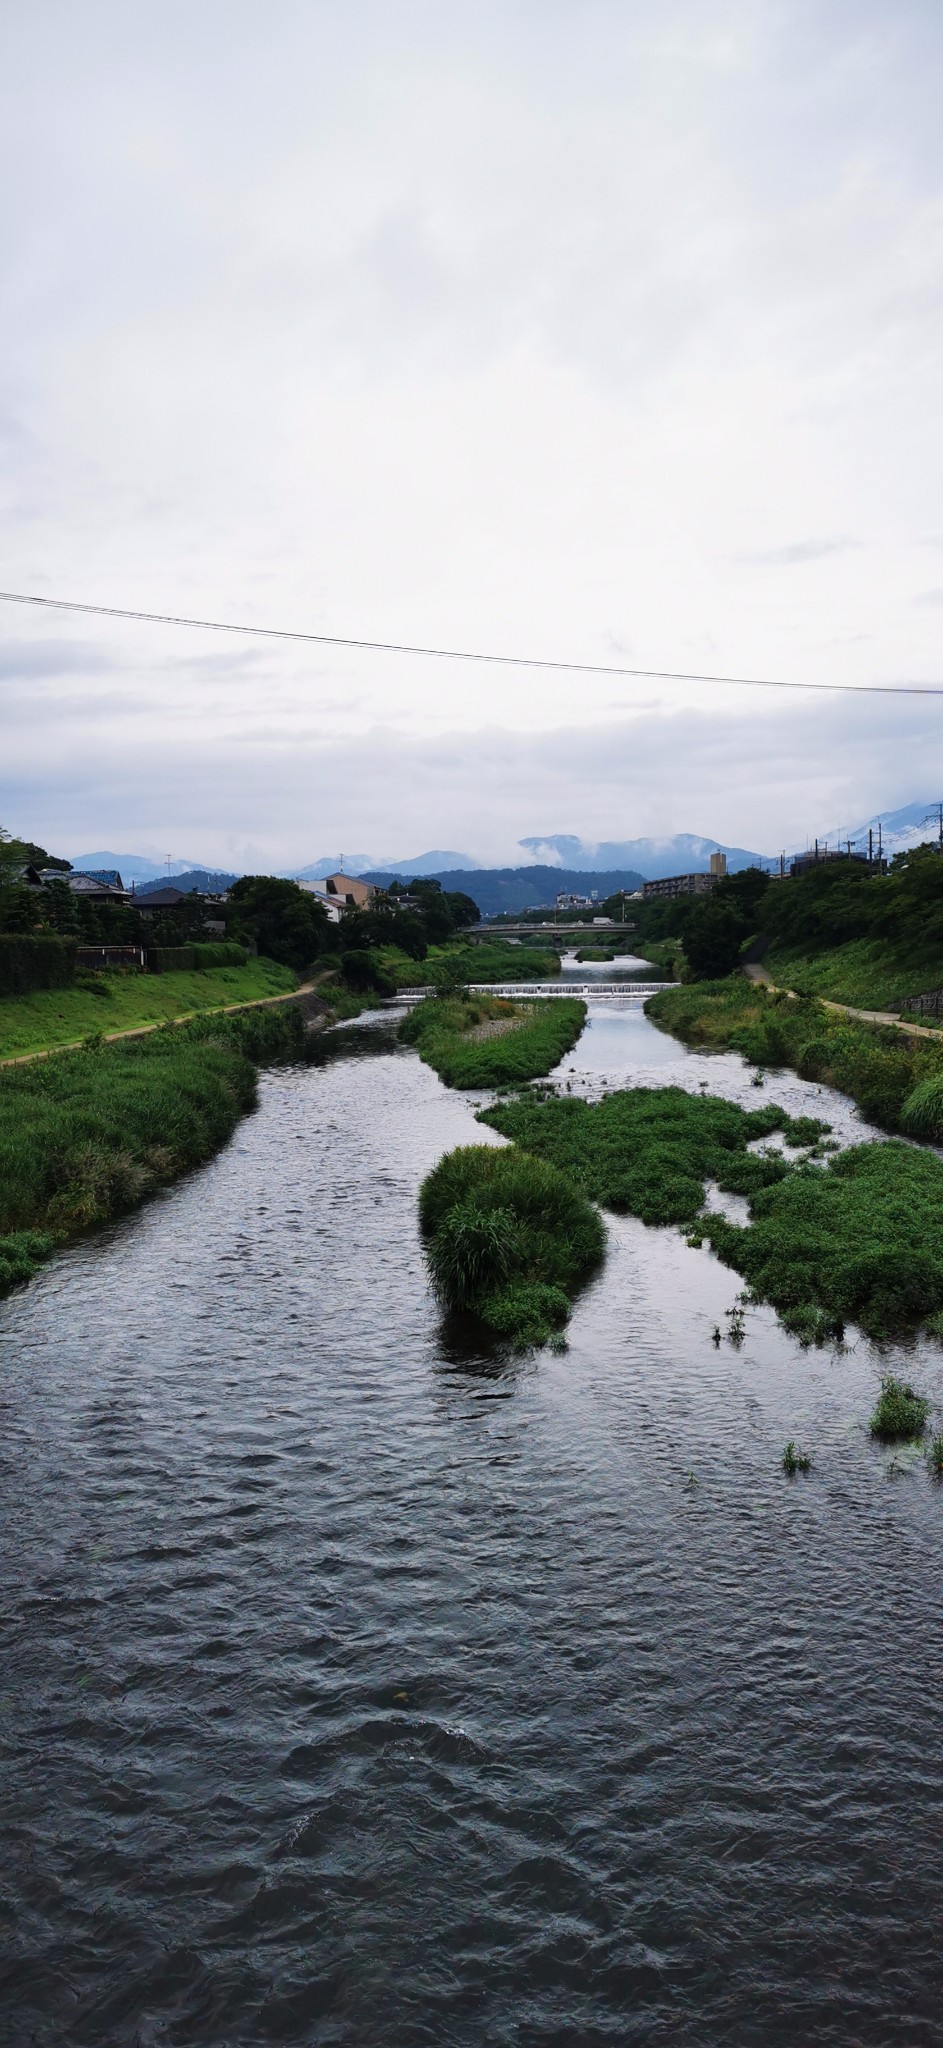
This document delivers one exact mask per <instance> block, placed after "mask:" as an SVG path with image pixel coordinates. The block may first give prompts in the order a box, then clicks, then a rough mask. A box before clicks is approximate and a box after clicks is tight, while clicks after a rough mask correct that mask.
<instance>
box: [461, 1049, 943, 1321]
mask: <svg viewBox="0 0 943 2048" xmlns="http://www.w3.org/2000/svg"><path fill="white" fill-rule="evenodd" d="M480 1120H481V1121H482V1122H484V1123H488V1124H490V1125H492V1126H493V1128H494V1129H495V1130H498V1131H501V1132H502V1133H503V1135H504V1136H505V1137H508V1138H510V1139H512V1140H513V1141H514V1142H515V1143H516V1144H517V1145H519V1146H521V1147H522V1148H524V1149H525V1150H526V1151H527V1152H528V1153H530V1154H532V1155H533V1156H535V1157H538V1158H540V1159H543V1160H546V1161H547V1162H548V1164H551V1165H553V1166H555V1167H556V1168H557V1169H558V1170H559V1171H560V1172H562V1173H564V1174H565V1175H566V1177H567V1179H568V1180H569V1181H570V1182H571V1183H572V1184H573V1185H574V1186H575V1187H576V1188H578V1189H579V1190H580V1191H581V1192H582V1193H584V1194H586V1195H589V1196H590V1197H591V1198H592V1199H594V1200H595V1201H598V1202H600V1203H602V1204H603V1206H604V1207H606V1208H611V1209H615V1210H621V1211H627V1212H628V1213H630V1214H631V1215H634V1216H639V1217H641V1219H642V1221H643V1222H645V1223H649V1224H658V1223H682V1224H686V1225H687V1226H688V1228H689V1235H690V1239H691V1241H692V1243H698V1244H700V1243H704V1242H705V1241H706V1242H708V1243H710V1244H711V1245H712V1247H713V1249H714V1251H715V1252H716V1253H717V1255H718V1257H719V1258H721V1259H722V1260H723V1261H724V1263H725V1264H726V1265H729V1266H733V1267H734V1268H735V1270H736V1271H737V1272H738V1273H741V1274H742V1275H743V1278H744V1279H745V1280H746V1281H747V1283H748V1285H749V1287H750V1289H751V1291H752V1293H753V1294H754V1295H755V1296H756V1298H757V1299H762V1300H765V1301H769V1302H771V1303H772V1304H773V1306H774V1307H775V1308H776V1309H778V1311H779V1313H780V1315H781V1316H782V1319H783V1321H784V1323H785V1324H786V1326H787V1327H788V1328H789V1329H791V1330H793V1331H794V1332H795V1333H796V1334H797V1335H799V1336H800V1337H803V1338H813V1339H818V1338H824V1337H828V1336H834V1335H837V1334H839V1333H840V1330H841V1328H842V1326H843V1324H844V1323H845V1322H846V1321H848V1322H855V1323H857V1324H858V1325H859V1327H860V1328H861V1329H863V1330H865V1331H866V1332H867V1333H868V1334H869V1335H871V1336H874V1337H887V1336H891V1335H894V1334H895V1333H897V1332H899V1331H905V1330H908V1329H913V1328H915V1327H916V1326H917V1325H919V1324H920V1323H928V1324H929V1325H930V1327H931V1328H933V1329H934V1331H935V1332H937V1333H938V1334H939V1332H940V1330H943V1161H941V1160H939V1159H938V1158H937V1157H936V1156H935V1154H933V1153H931V1152H927V1151H921V1150H920V1149H918V1148H917V1147H915V1146H911V1145H902V1144H899V1143H896V1144H895V1143H890V1144H882V1143H872V1144H866V1145H857V1146H855V1147H854V1148H853V1149H852V1150H850V1151H847V1152H840V1153H838V1154H836V1155H835V1156H833V1157H830V1158H828V1160H827V1161H824V1160H823V1159H822V1157H821V1154H819V1152H818V1147H817V1144H816V1140H817V1138H818V1137H819V1135H820V1134H821V1133H822V1131H823V1130H824V1129H825V1128H826V1127H825V1126H824V1125H822V1124H817V1123H816V1122H815V1121H814V1120H813V1119H812V1118H808V1117H805V1118H791V1117H789V1116H787V1115H786V1113H785V1111H783V1110H779V1109H776V1108H774V1107H772V1106H769V1107H767V1106H765V1105H764V1107H763V1108H762V1109H760V1110H755V1111H746V1110H741V1109H738V1108H737V1107H736V1106H735V1105H734V1104H732V1103H729V1102H725V1101H723V1100H720V1099H718V1098H716V1097H711V1096H698V1095H688V1094H686V1093H685V1091H684V1090H683V1089H680V1088H664V1089H650V1088H635V1089H627V1090H623V1091H621V1092H619V1093H617V1094H614V1095H610V1096H608V1097H606V1098H605V1099H604V1100H603V1101H602V1102H599V1103H594V1104H591V1103H587V1102H583V1101H580V1100H576V1099H565V1100H561V1099H559V1098H554V1099H552V1100H550V1101H540V1100H538V1099H537V1098H536V1097H533V1098H530V1099H528V1098H524V1099H521V1100H518V1101H512V1102H507V1103H496V1104H494V1105H493V1107H491V1108H489V1109H487V1110H483V1111H482V1112H481V1113H480ZM774 1130H778V1131H780V1132H781V1133H782V1135H783V1138H784V1140H785V1143H786V1145H787V1146H788V1147H789V1149H790V1151H792V1152H793V1154H794V1157H793V1158H792V1159H789V1158H786V1157H784V1156H783V1155H782V1153H781V1152H779V1151H774V1150H772V1149H770V1150H769V1151H767V1152H766V1153H763V1152H759V1153H758V1152H756V1151H751V1150H749V1149H748V1147H749V1145H750V1144H751V1142H752V1141H753V1140H755V1139H756V1138H757V1137H760V1136H762V1135H766V1134H771V1133H772V1132H773V1131H774ZM795 1155H801V1156H795ZM708 1181H713V1182H715V1183H716V1185H717V1186H719V1187H720V1188H722V1189H724V1190H726V1191H727V1192H730V1193H734V1194H739V1195H743V1196H745V1197H746V1199H747V1202H748V1204H749V1210H750V1220H749V1222H748V1223H746V1224H743V1225H740V1224H735V1223H731V1222H729V1221H728V1219H727V1218H726V1217H725V1216H721V1215H718V1214H716V1213H714V1212H707V1211H705V1210H704V1208H703V1202H704V1196H705V1191H706V1183H707V1182H708Z"/></svg>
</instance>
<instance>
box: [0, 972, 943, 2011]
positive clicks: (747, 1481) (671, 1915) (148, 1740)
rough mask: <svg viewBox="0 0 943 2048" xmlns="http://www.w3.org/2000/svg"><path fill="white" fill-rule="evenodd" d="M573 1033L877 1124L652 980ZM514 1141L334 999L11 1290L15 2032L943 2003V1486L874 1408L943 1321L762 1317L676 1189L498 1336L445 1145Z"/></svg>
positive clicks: (693, 1075) (7, 1501)
mask: <svg viewBox="0 0 943 2048" xmlns="http://www.w3.org/2000/svg"><path fill="white" fill-rule="evenodd" d="M579 972H580V973H581V974H583V975H585V973H586V968H585V967H583V968H581V969H580V970H579ZM609 972H610V974H611V970H609ZM560 1078H561V1080H562V1082H563V1085H566V1084H567V1083H569V1085H570V1087H571V1088H574V1089H580V1090H582V1091H584V1092H586V1093H589V1094H593V1093H595V1092H597V1091H598V1090H600V1089H601V1088H603V1087H605V1086H612V1085H614V1084H617V1083H619V1082H623V1083H624V1082H626V1081H629V1082H631V1081H634V1080H639V1079H640V1080H644V1081H653V1082H657V1083H659V1084H663V1083H665V1082H668V1081H679V1082H680V1083H681V1084H682V1085H684V1086H686V1087H691V1088H697V1087H700V1086H701V1085H702V1084H704V1083H705V1082H706V1083H708V1084H709V1085H710V1086H711V1087H712V1088H713V1089H714V1090H715V1091H717V1092H722V1093H725V1094H728V1095H730V1096H732V1097H734V1098H735V1099H736V1100H738V1101H742V1102H744V1103H746V1104H747V1105H748V1106H755V1104H756V1103H757V1102H761V1101H764V1100H767V1099H776V1100H780V1101H782V1102H784V1103H785V1104H786V1105H787V1106H788V1107H789V1108H791V1109H799V1108H801V1109H812V1110H813V1111H814V1112H816V1113H819V1114H824V1115H826V1116H829V1117H830V1120H832V1121H833V1122H834V1123H835V1125H836V1130H837V1134H838V1135H839V1136H840V1137H841V1139H842V1140H843V1141H847V1140H848V1139H849V1138H853V1137H855V1136H860V1135H862V1130H863V1127H862V1125H861V1122H860V1120H859V1119H858V1118H857V1116H856V1115H855V1113H854V1111H853V1110H852V1109H851V1108H850V1106H849V1105H848V1104H847V1103H845V1102H843V1101H842V1100H841V1099H840V1098H837V1097H832V1096H829V1094H828V1091H826V1090H823V1089H819V1088H815V1087H811V1086H809V1085H807V1084H804V1083H802V1082H801V1081H799V1080H797V1079H796V1077H795V1076H790V1075H784V1076H782V1077H776V1076H774V1077H771V1078H768V1079H767V1080H766V1081H765V1083H764V1085H763V1088H762V1090H760V1089H754V1087H753V1086H752V1083H751V1075H750V1071H749V1070H748V1069H747V1068H746V1067H745V1066H744V1065H743V1063H742V1061H741V1060H740V1059H739V1058H738V1057H737V1056H735V1055H731V1054H726V1055H712V1056H710V1055H704V1054H697V1053H692V1052H688V1051H686V1050H685V1049H684V1048H682V1047H681V1046H680V1045H678V1044H677V1043H676V1042H675V1041H673V1040H672V1039H670V1038H668V1037H666V1036H665V1035H664V1034H663V1033H661V1032H659V1031H657V1030H656V1029H655V1027H654V1026H653V1025H651V1024H650V1023H649V1022H648V1020H647V1019H646V1018H645V1017H644V1015H643V1013H642V1011H641V1007H640V1005H639V1004H637V1003H636V1004H627V1005H625V1006H623V1005H622V1004H621V1003H616V1004H609V1005H606V1004H605V1003H604V1002H602V1001H600V1002H599V1003H598V1004H596V1005H591V1008H590V1022H589V1025H588V1028H587V1031H586V1032H585V1033H584V1036H583V1038H582V1039H581V1040H580V1042H579V1043H578V1044H577V1046H576V1047H575V1048H574V1050H573V1052H572V1053H571V1054H570V1055H569V1056H568V1058H567V1060H566V1061H565V1062H564V1063H563V1070H562V1072H561V1077H560ZM479 1140H483V1141H484V1142H498V1141H497V1139H496V1138H494V1135H493V1134H491V1133H488V1132H483V1131H482V1129H481V1127H479V1126H476V1125H475V1123H474V1121H473V1115H472V1107H471V1105H470V1104H469V1102H468V1101H467V1100H466V1099H465V1098H463V1097H460V1096H457V1095H455V1094H453V1093H450V1092H449V1091H448V1090H446V1089H445V1088H443V1087H442V1085H441V1084H440V1082H439V1081H438V1080H437V1078H436V1077H435V1075H433V1074H432V1073H431V1072H430V1070H429V1069H428V1068H426V1067H424V1066H422V1065H421V1064H420V1062H419V1060H418V1058H417V1057H416V1056H415V1054H414V1053H412V1052H411V1051H407V1050H403V1049H399V1048H397V1046H396V1044H395V1041H394V1038H393V1034H392V1028H391V1025H390V1023H389V1021H388V1020H387V1019H384V1018H381V1019H379V1020H378V1021H375V1022H372V1023H371V1024H370V1025H368V1026H366V1027H361V1026H354V1027H347V1028H344V1029H341V1030H337V1031H334V1032H332V1033H330V1034H328V1036H327V1037H326V1038H325V1039H324V1041H322V1044H321V1047H320V1049H319V1058H318V1062H317V1064H315V1065H312V1066H309V1067H306V1068H297V1069H295V1068H293V1069H288V1070H279V1071H275V1072H273V1073H270V1074H268V1075H266V1076H264V1077H263V1080H262V1085H261V1099H260V1107H259V1109H258V1112H257V1113H256V1114H255V1115H254V1116H252V1117H250V1118H248V1119H247V1120H246V1121H245V1122H244V1123H243V1124H242V1125H241V1126H240V1127H239V1130H238V1131H237V1133H236V1135H235V1137H234V1139H233V1140H232V1142H231V1144H230V1145H229V1146H228V1147H227V1149H226V1150H225V1151H224V1152H223V1153H221V1154H220V1156H219V1157H218V1158H217V1159H216V1160H215V1161H213V1162H212V1163H211V1164H210V1165H209V1166H208V1167H206V1168H205V1169H204V1170H202V1171H201V1172H199V1173H197V1174H194V1175H193V1176H192V1177H190V1178H189V1179H188V1180H186V1181H184V1182H182V1183H181V1184H180V1185H178V1186H177V1187H175V1188H174V1189H172V1190H170V1191H168V1192H167V1193H166V1194H165V1195H164V1196H163V1197H162V1198H161V1199H159V1200H157V1201H155V1202H153V1203H151V1204H150V1205H149V1206H148V1207H147V1208H146V1209H144V1210H143V1211H142V1212H140V1213H139V1214H137V1215H136V1216H133V1217H131V1218H130V1219H128V1220H127V1221H126V1222H123V1223H122V1224H120V1225H119V1226H116V1227H113V1228H111V1229H109V1230H107V1231H105V1232H102V1233H101V1234H100V1235H98V1236H97V1237H95V1238H94V1239H91V1240H89V1241H87V1242H85V1243H82V1244H79V1245H77V1246H76V1247H74V1248H73V1249H71V1250H70V1251H68V1252H66V1253H64V1254H63V1255H62V1256H60V1257H58V1258H57V1259H56V1260H55V1261H54V1262H53V1263H52V1264H51V1265H50V1266H49V1267H48V1268H47V1269H46V1270H45V1271H44V1272H43V1273H42V1274H41V1275H40V1277H39V1278H38V1279H37V1280H35V1281H34V1283H33V1284H32V1286H31V1287H30V1288H29V1289H28V1290H27V1291H25V1292H23V1293H21V1294H18V1295H16V1296H15V1297H13V1298H11V1299H10V1300H8V1301H7V1302H6V1303H4V1304H2V1305H0V1386H2V1401H3V1412H2V1431H0V1455H2V1461H3V1505H2V1511H0V1512H2V1523H3V1557H4V1564H3V1586H4V1598H3V1641H4V1651H5V1656H4V1676H3V1681H2V1684H3V1692H2V1700H0V1709H2V1714H0V1730H2V1735H3V1756H4V1764H3V1772H4V1801H3V1823H2V1825H3V1835H4V1847H5V1856H4V1877H3V1883H2V1898H0V1913H2V1916H3V1926H4V1932H5V1941H4V1947H5V1956H6V1960H5V1963H4V1965H3V1987H4V1990H3V1996H4V2005H5V2010H6V2012H7V2014H8V2016H9V2022H10V2031H9V2034H8V2038H9V2039H11V2040H12V2041H15V2042H16V2043H17V2044H19V2043H21V2042H22V2043H27V2042H29V2043H38V2044H42V2048H53V2044H55V2048H60V2044H63V2043H66V2044H92V2043H94V2044H98V2043H108V2044H112V2043H120V2044H128V2048H132V2044H134V2048H157V2044H174V2048H193V2044H214V2048H243V2044H256V2043H259V2044H262V2043H266V2044H268V2043H338V2044H345V2048H346V2044H361V2043H363V2044H374V2043H376V2044H382V2048H417V2044H423V2043H435V2044H438V2043H445V2044H449V2048H451V2044H459V2048H464V2044H468V2048H472V2044H474V2048H478V2044H481V2043H488V2044H492V2043H493V2044H496V2048H504V2044H507V2048H557V2044H560V2048H563V2044H566V2048H577V2044H579V2048H581V2044H584V2043H587V2044H593V2043H618V2044H625V2043H630V2044H631V2043H645V2044H649V2043H655V2044H660V2043H677V2044H684V2048H689V2044H705V2048H708V2044H710V2048H713V2044H716V2043H731V2044H737V2048H741V2044H754V2043H756V2044H758V2048H760V2044H762V2048H770V2044H772V2048H778V2044H780V2043H789V2044H792V2043H795V2044H799V2043H802V2044H804V2048H805V2044H808V2043H811V2042H815V2043H816V2044H817V2048H822V2044H831V2043H835V2044H841V2048H847V2044H849V2043H865V2044H875V2048H878V2044H881V2048H884V2044H887V2043H889V2042H894V2043H897V2042H914V2043H925V2042H926V2043H929V2042H936V2041H937V2040H938V2039H939V2038H940V2018H939V2014H940V2004H941V1993H943V1963H941V1940H940V1932H941V1931H940V1917H939V1916H940V1897H941V1885H943V1825H941V1821H943V1813H941V1780H943V1745H941V1739H940V1738H941V1708H940V1702H941V1698H943V1669H941V1651H940V1622H939V1614H940V1606H941V1594H943V1561H941V1560H943V1543H941V1517H943V1493H941V1491H940V1489H939V1487H938V1486H936V1485H934V1483H933V1482H932V1481H931V1480H930V1478H929V1475H928V1474H927V1472H926V1469H925V1467H924V1465H923V1464H922V1462H914V1461H912V1460H910V1459H908V1458H907V1457H904V1458H899V1457H898V1458H896V1459H895V1458H894V1457H892V1456H891V1454H889V1453H888V1452H886V1451H882V1450H880V1449H879V1448H877V1447H876V1446H874V1445H873V1444H872V1443H871V1441H870V1439H869V1437H868V1434H867V1418H868V1415H869V1412H870V1408H871V1406H872V1403H873V1397H874V1392H875V1388H876V1384H877V1379H878V1376H879V1373H880V1371H881V1370H882V1369H886V1366H887V1364H888V1363H892V1364H897V1363H899V1362H901V1361H903V1363H904V1366H905V1369H906V1370H907V1371H908V1372H910V1373H912V1374H913V1376H914V1377H915V1378H917V1379H918V1383H919V1384H920V1385H921V1387H922V1388H923V1389H925V1390H926V1391H927V1392H929V1393H930V1394H932V1395H933V1396H934V1397H935V1398H939V1396H940V1395H941V1393H943V1351H941V1350H940V1348H939V1347H938V1346H935V1345H926V1346H923V1347H921V1348H920V1349H919V1351H918V1352H907V1351H904V1350H901V1351H888V1352H885V1353H878V1352H877V1351H876V1349H875V1348H874V1347H873V1346H871V1345H870V1344H867V1343H865V1342H864V1341H857V1342H855V1341H852V1342H850V1343H849V1344H848V1345H847V1346H846V1347H844V1348H839V1349H836V1350H832V1351H824V1352H823V1351H816V1350H810V1351H802V1350H801V1349H800V1348H799V1346H798V1344H797V1343H796V1342H794V1341H793V1340H792V1339H791V1338H789V1337H788V1336H787V1335H786V1334H785V1333H784V1332H783V1331H782V1329H781V1328H780V1327H779V1326H778V1325H777V1323H776V1321H775V1318H774V1317H773V1315H772V1314H771V1313H769V1312H768V1311H766V1310H762V1309H751V1310H748V1312H747V1316H746V1334H745V1338H744V1341H743V1343H742V1345H740V1346H739V1348H738V1347H737V1346H735V1345H732V1344H731V1343H729V1342H727V1341H724V1342H723V1343H722V1344H721V1345H720V1347H719V1348H717V1347H716V1346H715V1344H714V1343H713V1341H712V1331H713V1329H714V1326H715V1324H717V1323H720V1324H721V1325H724V1320H725V1312H726V1311H727V1310H728V1309H729V1308H731V1307H732V1306H733V1304H734V1303H735V1300H736V1295H737V1290H738V1287H739V1281H738V1279H737V1276H736V1275H735V1274H732V1273H730V1272H729V1271H727V1270H726V1269H725V1268H724V1267H722V1266H720V1265H719V1264H718V1263H717V1261H716V1260H714V1259H713V1257H712V1256H711V1254H710V1253H709V1251H708V1250H707V1249H704V1250H701V1251H692V1250H690V1249H689V1248H688V1247H687V1246H686V1245H685V1243H684V1241H683V1239H682V1237H681V1236H680V1234H678V1233H677V1232H674V1231H649V1230H646V1229H645V1228H644V1227H643V1226H642V1225H641V1224H639V1223H636V1222H635V1221H633V1220H631V1219H611V1220H610V1222H609V1252H608V1257H607V1260H606V1263H605V1267H604V1269H603V1270H602V1272H601V1273H600V1275H599V1277H598V1279H597V1280H596V1281H595V1282H594V1283H593V1284H592V1285H591V1286H590V1287H589V1288H587V1289H586V1291H585V1293H584V1294H583V1295H582V1296H581V1298H580V1299H579V1301H578V1303H577V1305H576V1309H575V1312H574V1315H573V1318H572V1322H571V1325H570V1331H569V1339H570V1342H569V1350H568V1352H567V1353H566V1354H565V1355H563V1356H559V1357H558V1356H554V1355H552V1354H551V1353H549V1352H540V1353H539V1354H537V1355H535V1356H528V1357H525V1358H517V1359H510V1360H509V1359H506V1358H501V1357H500V1356H498V1355H495V1354H493V1353H488V1352H485V1351H481V1350H479V1349H476V1348H475V1346H474V1345H470V1343H469V1341H468V1339H467V1338H465V1337H463V1336H462V1335H461V1334H459V1333H456V1332H455V1331H446V1330H443V1328H442V1326H441V1324H440V1320H439V1317H438V1315H437V1312H436V1309H435V1306H434V1304H433V1302H432V1301H431V1299H430V1296H429V1293H428V1289H427V1286H426V1282H425V1277H424V1270H423V1262H422V1257H421V1253H420V1248H419V1244H418V1240H417V1233H416V1191H417V1188H418V1185H419V1182H420V1180H421V1178H422V1176H423V1174H424V1173H425V1172H426V1171H427V1169H428V1168H429V1167H430V1166H431V1165H432V1164H433V1163H434V1161H435V1160H436V1159H437V1158H439V1157H440V1156H441V1154H442V1152H443V1151H444V1150H446V1149H447V1148H448V1147H450V1146H452V1145H454V1144H457V1143H461V1142H469V1141H472V1142H475V1141H479ZM787 1437H796V1438H797V1439H799V1440H800V1441H801V1442H802V1443H803V1444H805V1445H806V1446H807V1447H808V1448H809V1449H810V1450H812V1452H813V1454H814V1458H815V1466H814V1470H813V1472H812V1473H811V1474H810V1475H809V1476H808V1477H807V1478H804V1479H800V1480H796V1481H793V1482H790V1481H788V1480H786V1478H785V1477H784V1475H783V1473H782V1471H781V1469H780V1455H781V1451H782V1447H783V1444H784V1442H785V1441H786V1439H787Z"/></svg>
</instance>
